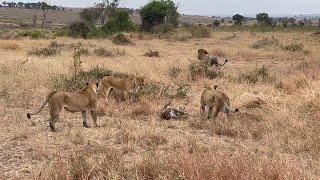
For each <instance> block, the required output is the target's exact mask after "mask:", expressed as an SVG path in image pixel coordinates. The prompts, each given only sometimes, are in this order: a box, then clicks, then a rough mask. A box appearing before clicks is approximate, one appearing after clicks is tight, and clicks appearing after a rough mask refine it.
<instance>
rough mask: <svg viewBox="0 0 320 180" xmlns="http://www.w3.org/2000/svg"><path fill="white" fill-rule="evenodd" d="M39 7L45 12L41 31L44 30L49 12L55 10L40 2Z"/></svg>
mask: <svg viewBox="0 0 320 180" xmlns="http://www.w3.org/2000/svg"><path fill="white" fill-rule="evenodd" d="M38 6H39V7H40V9H41V10H42V12H43V20H42V24H41V29H42V28H43V26H44V24H45V23H46V19H47V14H48V11H49V10H50V9H54V7H52V6H50V5H49V4H47V3H45V2H39V4H38Z"/></svg>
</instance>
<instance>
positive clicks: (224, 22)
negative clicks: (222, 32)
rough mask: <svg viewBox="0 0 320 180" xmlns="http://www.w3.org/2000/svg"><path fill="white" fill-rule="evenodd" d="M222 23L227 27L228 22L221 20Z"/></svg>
mask: <svg viewBox="0 0 320 180" xmlns="http://www.w3.org/2000/svg"><path fill="white" fill-rule="evenodd" d="M221 23H222V24H224V25H225V26H226V25H227V24H226V20H225V19H224V18H222V19H221Z"/></svg>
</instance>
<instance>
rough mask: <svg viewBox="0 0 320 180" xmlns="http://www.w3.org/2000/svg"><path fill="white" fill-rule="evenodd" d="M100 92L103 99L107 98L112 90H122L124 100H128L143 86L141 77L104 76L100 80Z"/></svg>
mask: <svg viewBox="0 0 320 180" xmlns="http://www.w3.org/2000/svg"><path fill="white" fill-rule="evenodd" d="M101 85H102V86H101V91H102V93H103V94H104V96H105V98H106V99H107V97H108V96H109V93H110V90H111V89H112V88H115V89H119V90H122V91H123V92H124V98H125V99H126V100H128V99H129V97H130V95H131V94H136V93H138V92H139V90H140V89H141V88H142V87H143V86H144V78H143V77H131V78H122V77H115V76H105V77H103V78H102V80H101Z"/></svg>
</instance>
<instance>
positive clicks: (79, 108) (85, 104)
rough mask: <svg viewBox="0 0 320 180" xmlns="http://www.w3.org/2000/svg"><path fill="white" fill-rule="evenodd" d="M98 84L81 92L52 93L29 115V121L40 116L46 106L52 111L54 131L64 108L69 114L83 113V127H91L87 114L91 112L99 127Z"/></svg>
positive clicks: (90, 85)
mask: <svg viewBox="0 0 320 180" xmlns="http://www.w3.org/2000/svg"><path fill="white" fill-rule="evenodd" d="M97 90H98V84H97V83H88V84H87V87H86V88H85V89H84V90H82V91H81V92H65V91H54V92H52V93H50V94H49V95H48V96H47V98H46V100H45V102H44V103H43V104H42V106H41V107H40V108H39V110H38V111H36V112H34V113H28V114H27V117H28V119H30V118H31V115H36V114H39V113H40V112H41V111H42V110H43V108H44V107H45V106H46V104H48V105H49V109H50V116H51V118H50V128H51V130H52V131H56V128H55V123H56V122H57V121H58V120H59V119H60V113H61V110H62V109H63V108H64V109H65V110H66V111H68V112H73V113H74V112H82V117H83V126H84V127H89V126H88V124H87V113H88V111H89V112H90V114H91V116H92V118H93V121H94V125H95V126H98V125H97V114H96V110H97Z"/></svg>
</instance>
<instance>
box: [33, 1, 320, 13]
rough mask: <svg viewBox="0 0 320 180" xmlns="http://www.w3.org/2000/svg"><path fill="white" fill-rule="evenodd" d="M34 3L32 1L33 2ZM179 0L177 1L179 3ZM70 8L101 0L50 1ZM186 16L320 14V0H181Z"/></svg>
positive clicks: (138, 4)
mask: <svg viewBox="0 0 320 180" xmlns="http://www.w3.org/2000/svg"><path fill="white" fill-rule="evenodd" d="M31 1H32V0H31ZM178 1H179V0H175V2H178ZM48 2H50V3H54V4H60V5H62V4H63V5H64V6H68V7H88V6H91V5H92V4H93V3H94V2H99V0H97V1H94V0H48ZM146 2H149V0H122V1H121V6H122V7H129V8H139V7H141V6H142V5H144V4H146ZM179 11H180V12H181V13H184V14H198V15H232V14H236V13H241V14H256V13H258V12H268V13H269V14H320V0H181V5H180V8H179Z"/></svg>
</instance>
